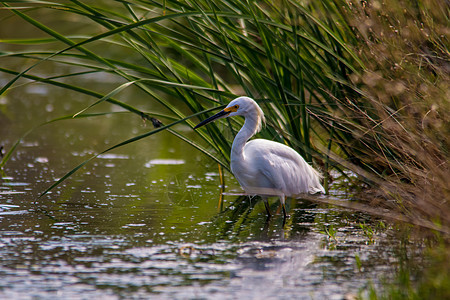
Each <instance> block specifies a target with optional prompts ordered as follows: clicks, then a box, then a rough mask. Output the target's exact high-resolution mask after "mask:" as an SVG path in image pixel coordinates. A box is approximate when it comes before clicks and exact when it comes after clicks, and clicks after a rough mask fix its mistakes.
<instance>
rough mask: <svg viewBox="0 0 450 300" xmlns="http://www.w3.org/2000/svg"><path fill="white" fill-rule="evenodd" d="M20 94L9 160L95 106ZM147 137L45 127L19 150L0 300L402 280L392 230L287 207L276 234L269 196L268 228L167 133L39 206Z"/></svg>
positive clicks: (129, 123)
mask: <svg viewBox="0 0 450 300" xmlns="http://www.w3.org/2000/svg"><path fill="white" fill-rule="evenodd" d="M90 80H91V82H90V84H96V83H97V84H99V83H104V82H107V78H95V79H90ZM96 80H97V82H96ZM5 82H6V78H2V84H4V83H5ZM22 84H24V85H18V87H17V88H16V89H14V90H12V91H11V92H10V93H8V94H6V95H5V96H3V97H2V98H0V125H1V126H0V136H1V139H0V141H1V146H3V147H4V149H5V151H7V150H9V148H10V147H11V146H12V145H13V143H14V142H15V141H16V140H17V139H18V138H19V137H20V136H21V135H22V134H23V133H24V132H26V131H27V130H28V129H30V128H33V127H36V126H37V125H38V124H40V123H43V122H44V121H48V120H50V119H52V118H56V117H59V116H63V115H67V114H73V113H75V112H77V111H78V110H80V109H82V108H84V107H85V106H86V105H88V104H90V103H92V101H93V99H89V98H87V97H82V96H80V95H77V94H72V93H70V92H67V91H65V90H62V89H57V88H50V87H47V86H45V85H41V84H37V83H25V82H24V83H22ZM106 84H107V85H108V87H109V88H111V89H113V88H114V83H111V82H110V83H106ZM128 96H129V97H140V96H141V95H140V94H139V93H136V92H135V91H134V92H133V91H130V92H129V95H128ZM150 109H151V107H148V108H147V110H150ZM98 111H111V106H110V105H108V104H106V103H105V104H104V105H102V106H100V107H99V108H98ZM151 129H152V127H151V124H148V123H147V124H146V123H144V122H143V121H142V120H141V119H139V118H138V117H135V116H132V115H130V114H117V115H112V116H103V117H96V118H88V119H80V120H68V121H60V122H56V123H52V124H49V125H45V126H43V127H40V128H37V129H36V130H34V131H33V132H32V133H31V134H30V135H28V136H27V137H26V138H25V139H24V140H23V141H22V143H21V144H20V145H19V147H18V148H17V150H16V152H15V153H14V155H13V156H12V158H11V159H10V161H9V162H8V163H7V164H6V166H5V168H4V173H3V174H2V178H1V183H0V261H1V265H0V276H1V278H2V280H1V282H0V298H4V299H31V298H32V299H48V298H52V299H71V298H74V299H95V298H96V297H99V298H101V299H120V298H126V299H145V298H151V297H155V298H158V299H213V298H214V299H262V298H264V299H275V298H277V299H344V298H345V297H350V296H354V295H358V293H362V294H363V295H364V294H365V293H366V292H367V290H368V288H369V287H370V286H375V287H376V288H379V286H380V283H381V281H382V280H383V279H384V278H389V277H390V276H392V274H393V273H394V271H395V270H396V268H397V266H398V262H399V254H398V253H401V252H402V251H401V249H403V247H404V246H405V244H404V241H402V239H399V237H398V236H399V234H398V231H397V230H396V229H395V226H393V225H392V224H389V223H386V222H380V220H378V219H375V218H374V217H371V216H369V215H365V214H362V213H356V212H353V211H348V210H343V209H340V208H337V207H333V206H330V205H324V204H320V205H319V204H314V203H312V202H308V201H304V200H301V199H299V200H292V201H290V202H289V201H288V203H287V204H288V205H287V206H288V213H289V214H290V216H291V217H290V218H289V219H288V221H287V223H286V224H285V225H284V226H283V220H282V216H281V214H280V207H279V203H278V201H276V200H275V199H272V200H271V201H270V203H271V208H272V210H273V212H276V213H275V215H274V217H273V218H272V219H271V220H270V221H269V222H266V212H265V208H264V205H263V204H262V203H261V202H260V201H258V199H257V198H252V199H250V198H248V197H242V196H241V197H239V196H234V195H232V194H233V193H239V192H240V191H241V190H240V188H239V186H238V184H237V182H236V181H235V179H234V178H233V176H232V175H230V174H229V173H227V172H225V183H226V188H225V191H226V192H227V193H226V194H225V195H221V188H220V181H219V172H218V167H217V164H215V163H214V162H213V161H212V160H210V159H208V158H206V157H205V156H203V155H202V154H201V153H200V152H198V151H197V150H195V149H193V148H191V147H190V146H189V145H187V144H185V143H184V142H183V141H180V140H179V139H177V138H176V137H174V136H172V135H171V134H169V133H167V132H162V133H159V134H157V135H154V136H151V137H149V138H146V139H145V140H141V141H139V142H137V143H132V144H129V145H127V146H125V147H122V148H119V149H117V150H115V151H113V152H111V153H107V154H104V155H101V156H100V157H99V158H97V159H95V160H93V161H91V162H90V163H89V164H87V165H86V166H85V167H83V168H82V169H80V170H79V171H78V172H77V173H75V174H74V175H72V176H71V177H70V178H69V179H68V180H66V181H65V182H64V183H63V184H61V185H60V186H58V187H57V188H55V189H54V190H53V191H52V192H51V193H49V194H48V195H45V196H44V197H42V198H40V199H38V198H37V197H38V196H39V194H40V193H42V192H43V191H44V190H45V189H46V188H47V187H49V186H50V185H51V184H52V183H53V182H55V180H57V179H58V178H61V176H63V175H64V174H65V173H67V172H68V171H69V170H71V169H72V168H74V167H75V166H76V165H77V164H79V163H81V162H83V161H84V160H86V159H88V158H89V157H90V156H91V155H93V154H96V153H99V152H101V151H102V150H104V149H106V148H108V147H110V146H112V145H114V144H116V143H119V142H121V141H123V140H125V139H127V138H130V137H133V136H136V135H139V134H142V133H144V132H146V131H149V130H151ZM177 129H178V130H180V131H182V132H183V133H184V134H186V135H187V136H188V137H190V138H192V139H195V138H196V135H195V133H194V132H193V131H192V130H191V129H190V128H188V127H187V126H179V127H178V128H177ZM337 183H339V180H338V181H337ZM331 193H332V194H339V195H341V197H344V199H345V191H342V190H338V189H336V188H334V189H333V186H332V190H331ZM342 195H343V196H342ZM325 229H327V230H328V233H327V230H325Z"/></svg>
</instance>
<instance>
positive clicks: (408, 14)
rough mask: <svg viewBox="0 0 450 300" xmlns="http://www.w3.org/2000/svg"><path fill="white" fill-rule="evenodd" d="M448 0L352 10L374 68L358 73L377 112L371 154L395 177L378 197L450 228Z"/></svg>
mask: <svg viewBox="0 0 450 300" xmlns="http://www.w3.org/2000/svg"><path fill="white" fill-rule="evenodd" d="M445 2H446V1H439V0H428V1H427V0H425V1H420V0H417V1H406V0H405V1H394V0H387V1H383V2H381V1H371V3H370V4H368V3H366V2H362V3H360V2H357V1H354V2H352V3H351V5H350V7H351V9H350V11H348V14H347V16H348V18H349V23H350V24H351V25H352V26H354V28H355V29H356V30H357V32H358V35H359V38H360V39H361V40H362V41H363V42H362V43H361V44H360V45H361V48H360V49H357V51H358V52H359V54H360V56H361V57H363V58H364V62H365V64H366V67H367V70H366V71H365V72H364V73H363V74H362V75H360V76H353V77H352V80H353V82H354V84H355V85H357V86H358V87H359V88H360V89H361V90H362V91H363V92H364V93H365V94H366V95H367V100H368V102H369V103H368V104H370V107H371V109H372V113H374V114H375V115H376V118H375V121H374V122H372V123H370V122H369V123H368V124H366V126H367V128H369V129H370V128H371V126H372V128H371V130H374V131H377V135H378V139H379V141H378V146H379V147H378V148H372V153H370V154H371V159H372V160H373V163H374V165H376V166H377V169H378V170H384V172H385V176H384V178H386V179H388V180H386V181H385V183H383V184H382V185H381V186H380V189H377V190H376V191H375V190H374V191H373V195H374V197H373V198H374V199H378V201H379V203H380V204H383V205H386V204H387V203H389V204H388V206H389V207H391V208H398V209H401V210H402V211H403V212H405V213H406V214H407V215H408V216H409V217H411V218H414V219H416V218H423V219H426V220H428V221H433V222H435V223H436V224H441V225H443V226H445V227H447V228H450V204H449V198H450V197H449V196H450V190H449V186H450V184H449V182H450V180H449V179H450V172H449V164H448V163H449V149H450V147H449V146H450V122H449V121H448V113H449V111H450V80H449V79H450V78H449V76H450V55H449V43H448V42H449V41H448V38H449V34H450V28H449V27H448V24H449V19H448V14H447V13H448V9H449V7H448V5H446V4H445ZM369 114H370V112H369ZM362 160H365V161H367V158H362ZM387 199H392V200H395V201H392V202H386V200H387Z"/></svg>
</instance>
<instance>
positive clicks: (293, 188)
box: [194, 97, 325, 218]
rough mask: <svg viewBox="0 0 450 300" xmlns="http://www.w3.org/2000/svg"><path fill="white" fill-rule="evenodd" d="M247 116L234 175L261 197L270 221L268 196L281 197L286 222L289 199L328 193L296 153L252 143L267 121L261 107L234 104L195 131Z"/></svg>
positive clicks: (234, 155) (234, 154) (243, 101)
mask: <svg viewBox="0 0 450 300" xmlns="http://www.w3.org/2000/svg"><path fill="white" fill-rule="evenodd" d="M233 116H243V117H244V118H245V122H244V126H242V128H241V130H240V131H239V132H238V134H237V135H236V137H235V138H234V141H233V146H232V147H231V171H232V172H233V174H234V176H235V177H236V179H237V181H238V182H239V184H240V185H241V187H242V188H243V189H244V190H245V192H246V193H248V194H253V195H261V197H262V198H263V200H264V205H265V206H266V210H267V213H268V215H269V217H270V210H269V205H268V201H267V197H268V196H279V197H280V201H281V205H282V207H283V214H284V217H285V218H286V208H285V198H286V197H291V196H296V195H299V194H301V193H311V194H314V193H324V192H325V191H324V189H323V187H322V185H321V184H320V178H321V176H320V174H319V172H317V171H316V170H315V169H314V168H313V167H311V166H310V165H309V164H308V163H307V162H306V161H305V160H304V159H303V157H302V156H301V155H300V154H298V153H297V152H296V151H295V150H294V149H292V148H290V147H288V146H286V145H283V144H281V143H277V142H274V141H269V140H264V139H254V140H251V141H249V142H248V140H249V139H250V138H251V137H252V136H253V135H254V134H256V133H257V132H259V131H260V130H261V127H262V123H263V122H264V121H265V118H264V113H263V111H262V110H261V108H260V107H259V105H258V104H257V103H256V102H255V101H254V100H253V99H251V98H249V97H239V98H236V99H234V100H233V101H231V102H230V103H229V104H228V105H227V107H225V109H223V110H222V111H220V112H219V113H217V114H215V115H213V116H212V117H210V118H207V119H206V120H204V121H203V122H200V123H199V124H198V125H197V126H195V127H194V129H196V128H198V127H200V126H203V125H205V124H208V123H210V122H212V121H214V120H217V119H221V118H226V117H233Z"/></svg>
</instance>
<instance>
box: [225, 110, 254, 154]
mask: <svg viewBox="0 0 450 300" xmlns="http://www.w3.org/2000/svg"><path fill="white" fill-rule="evenodd" d="M258 118H260V117H259V116H258V115H257V114H254V115H252V114H250V115H247V116H246V117H245V122H244V126H242V128H241V130H239V132H238V134H237V135H236V137H235V138H234V141H233V145H232V147H231V157H230V158H231V160H235V159H238V158H240V159H245V157H244V146H245V143H247V141H248V140H249V139H250V138H251V137H252V136H253V135H254V134H255V133H256V131H257V130H258V127H259V124H260V122H261V121H260V120H258Z"/></svg>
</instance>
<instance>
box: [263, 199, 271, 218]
mask: <svg viewBox="0 0 450 300" xmlns="http://www.w3.org/2000/svg"><path fill="white" fill-rule="evenodd" d="M261 198H262V199H263V201H264V206H265V207H266V211H267V215H268V216H269V218H270V217H271V216H272V214H271V213H270V207H269V200H268V198H267V197H261Z"/></svg>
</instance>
